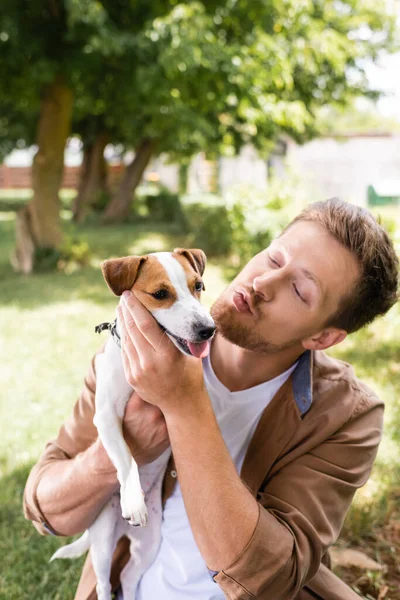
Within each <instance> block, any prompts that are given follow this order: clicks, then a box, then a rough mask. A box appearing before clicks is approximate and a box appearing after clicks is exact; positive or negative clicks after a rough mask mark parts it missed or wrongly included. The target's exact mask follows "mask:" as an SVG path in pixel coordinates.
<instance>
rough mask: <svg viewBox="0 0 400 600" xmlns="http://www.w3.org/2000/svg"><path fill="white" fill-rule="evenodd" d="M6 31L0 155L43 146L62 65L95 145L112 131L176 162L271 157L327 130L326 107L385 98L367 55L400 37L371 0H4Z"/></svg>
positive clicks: (1, 24) (78, 118)
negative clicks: (41, 125) (46, 104)
mask: <svg viewBox="0 0 400 600" xmlns="http://www.w3.org/2000/svg"><path fill="white" fill-rule="evenodd" d="M0 31H1V37H0V46H1V47H2V48H3V52H2V53H0V57H3V58H0V76H1V80H2V81H7V85H6V86H3V88H2V90H0V115H1V117H0V157H1V154H2V153H3V155H4V154H5V153H6V152H8V151H9V150H10V149H11V147H13V145H15V143H16V142H17V140H24V142H25V143H26V144H31V143H32V141H33V138H34V130H35V123H36V121H37V117H38V114H39V106H40V94H41V91H42V90H43V88H44V87H45V86H46V85H47V84H49V83H50V82H52V81H54V78H55V77H56V75H58V76H59V77H61V78H62V79H63V80H64V81H65V82H67V83H68V85H70V86H71V88H73V90H74V93H75V108H74V126H73V130H74V132H76V133H79V134H81V135H82V138H83V139H84V140H85V141H86V140H89V141H90V140H93V139H94V138H95V137H96V135H97V134H98V133H99V132H102V131H107V132H108V133H109V135H110V141H112V142H114V143H120V144H121V148H122V149H123V148H127V147H129V148H131V147H137V145H138V143H139V142H140V141H141V140H143V139H151V140H154V141H156V142H157V152H166V153H168V154H170V156H171V157H173V158H180V157H184V158H185V159H187V158H188V157H189V156H191V155H192V154H193V153H195V152H198V151H199V150H206V151H207V152H210V153H211V152H213V153H221V152H226V153H234V152H237V151H238V150H239V149H240V148H241V146H243V144H246V143H252V144H253V145H254V146H255V147H256V148H257V149H259V150H260V152H262V153H263V154H264V155H265V154H266V153H267V152H268V151H269V150H270V148H271V145H272V143H273V141H274V140H275V139H276V137H277V136H279V135H280V134H281V133H282V132H285V133H288V134H289V135H291V136H292V137H294V138H295V139H297V140H299V141H304V140H307V139H309V138H310V137H312V136H313V135H315V134H316V133H317V127H316V124H315V118H314V117H315V112H316V110H317V109H318V107H321V106H324V105H326V104H331V103H334V104H338V105H346V104H347V103H348V102H349V101H350V100H351V99H352V98H353V97H355V96H360V95H366V94H367V95H372V96H374V95H376V93H375V92H374V91H373V90H371V88H370V84H369V83H368V81H367V78H366V75H365V65H366V64H367V62H368V60H374V59H376V57H377V56H378V55H379V53H380V52H381V51H382V49H385V50H386V51H387V52H390V51H392V50H393V49H394V37H395V36H394V19H393V18H391V17H389V16H388V15H387V14H386V13H385V5H384V3H383V2H375V1H373V0H342V1H341V2H337V1H336V0H328V1H325V2H312V1H311V0H301V1H298V0H268V1H266V2H228V3H227V2H222V1H221V0H213V1H212V2H211V1H208V0H204V1H203V2H201V1H190V2H187V3H177V2H176V0H169V1H168V0H154V1H152V2H146V1H145V0H140V1H139V2H134V3H133V2H130V1H129V0H104V1H103V2H101V3H99V2H98V1H97V0H87V1H85V2H81V1H79V0H64V1H62V0H60V1H58V2H49V3H47V4H46V3H45V4H44V5H43V3H42V2H40V0H32V1H31V2H29V3H26V2H25V3H24V2H21V1H20V0H18V1H17V2H15V1H12V0H4V2H3V5H2V15H1V16H0Z"/></svg>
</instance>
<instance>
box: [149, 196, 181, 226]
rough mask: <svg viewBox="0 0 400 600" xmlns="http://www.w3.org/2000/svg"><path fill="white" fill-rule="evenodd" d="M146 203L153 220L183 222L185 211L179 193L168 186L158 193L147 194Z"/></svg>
mask: <svg viewBox="0 0 400 600" xmlns="http://www.w3.org/2000/svg"><path fill="white" fill-rule="evenodd" d="M145 203H146V206H147V215H148V218H149V219H150V220H151V221H163V222H164V223H182V222H183V212H182V207H181V203H180V201H179V196H178V194H174V193H172V192H170V191H169V190H167V189H166V188H161V189H160V190H159V191H158V193H157V194H149V195H147V196H146V197H145Z"/></svg>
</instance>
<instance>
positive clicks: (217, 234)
mask: <svg viewBox="0 0 400 600" xmlns="http://www.w3.org/2000/svg"><path fill="white" fill-rule="evenodd" d="M182 207H183V211H184V214H185V220H186V223H187V227H188V230H189V236H188V242H187V244H188V245H189V246H191V247H192V248H201V249H202V250H204V252H205V253H206V254H207V255H209V256H223V255H227V254H230V253H231V250H232V228H231V224H230V220H229V215H228V211H227V208H226V206H225V203H224V202H223V200H222V199H221V198H219V197H218V196H214V195H212V194H202V195H198V196H197V195H196V196H195V195H193V196H185V197H183V198H182Z"/></svg>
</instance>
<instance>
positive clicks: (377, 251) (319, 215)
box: [286, 198, 399, 333]
mask: <svg viewBox="0 0 400 600" xmlns="http://www.w3.org/2000/svg"><path fill="white" fill-rule="evenodd" d="M299 221H311V222H314V223H319V224H320V225H322V226H323V227H324V228H325V229H326V230H327V231H328V233H329V234H330V235H332V236H333V237H334V238H335V239H336V240H337V241H338V242H340V243H341V244H342V245H343V246H344V247H345V248H347V249H348V250H350V252H351V253H352V254H353V256H355V258H356V259H357V262H358V264H359V267H360V277H359V278H358V281H357V283H356V285H355V286H354V287H353V289H352V290H351V291H350V292H349V293H348V294H346V296H345V297H344V298H343V299H342V301H341V303H340V305H339V308H338V310H337V311H336V313H335V314H334V315H332V316H331V317H330V318H329V320H328V323H327V325H328V326H330V327H338V328H339V329H344V330H345V331H347V333H352V332H353V331H357V330H358V329H360V328H361V327H364V325H367V324H368V323H371V321H373V320H374V319H375V317H377V316H378V315H384V314H385V313H386V312H387V311H388V310H389V309H390V308H391V307H392V306H393V305H394V304H395V303H396V301H397V300H398V293H397V290H398V269H399V260H398V257H397V256H396V252H395V249H394V246H393V243H392V241H391V239H390V238H389V236H388V234H387V233H386V231H385V230H384V229H383V227H382V226H381V225H380V224H379V223H378V222H377V221H376V219H375V218H374V217H373V215H372V214H371V213H370V212H369V211H368V210H366V209H364V208H361V207H359V206H355V205H354V204H349V203H348V202H344V201H343V200H340V199H339V198H330V199H329V200H326V201H325V202H316V203H315V204H310V205H309V206H308V207H307V208H305V209H304V210H303V211H302V212H301V213H300V214H299V215H298V216H297V217H296V218H295V219H294V220H293V221H292V222H291V223H290V224H289V225H288V226H287V227H286V231H287V229H289V228H290V227H292V226H293V225H294V224H295V223H297V222H299Z"/></svg>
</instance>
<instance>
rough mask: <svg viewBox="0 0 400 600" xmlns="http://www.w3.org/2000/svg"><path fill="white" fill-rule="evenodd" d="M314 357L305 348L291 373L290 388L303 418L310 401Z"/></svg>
mask: <svg viewBox="0 0 400 600" xmlns="http://www.w3.org/2000/svg"><path fill="white" fill-rule="evenodd" d="M313 363H314V357H313V353H312V352H311V351H310V350H306V351H305V352H304V353H303V354H302V355H301V356H300V358H299V362H298V364H297V367H296V368H295V370H294V371H293V374H292V390H293V396H294V400H295V402H296V404H297V408H298V409H299V411H300V414H301V417H302V418H303V417H304V415H305V414H306V412H307V411H308V410H309V409H310V407H311V403H312V380H313V378H312V371H313Z"/></svg>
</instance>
